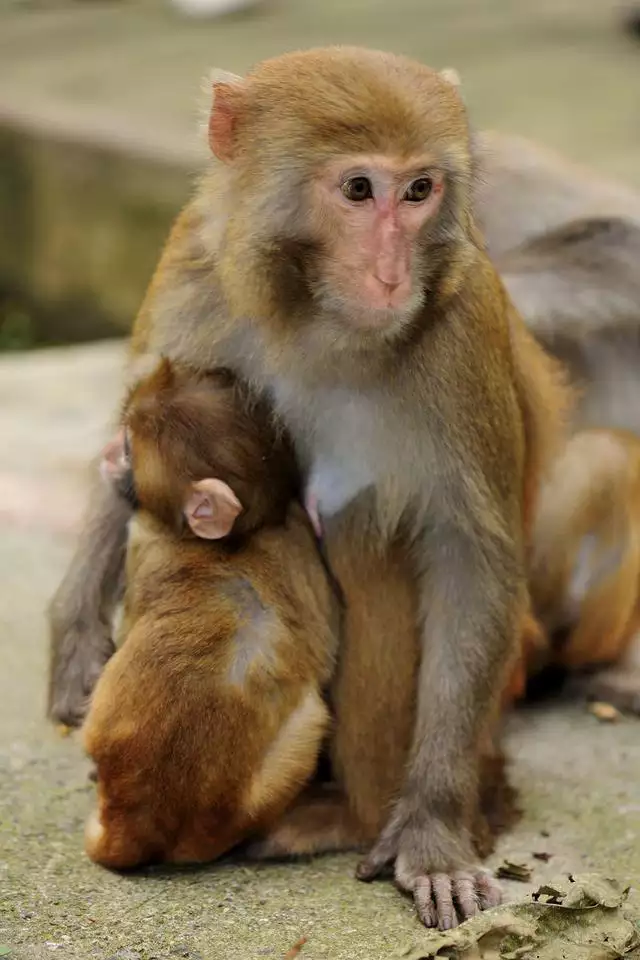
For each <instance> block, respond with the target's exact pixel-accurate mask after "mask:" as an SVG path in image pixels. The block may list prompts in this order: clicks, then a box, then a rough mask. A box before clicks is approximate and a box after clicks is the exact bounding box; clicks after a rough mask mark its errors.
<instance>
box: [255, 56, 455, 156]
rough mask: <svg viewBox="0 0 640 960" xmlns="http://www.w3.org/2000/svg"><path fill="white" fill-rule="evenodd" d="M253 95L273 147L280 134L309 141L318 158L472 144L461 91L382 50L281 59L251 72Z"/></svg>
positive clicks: (431, 72) (257, 114)
mask: <svg viewBox="0 0 640 960" xmlns="http://www.w3.org/2000/svg"><path fill="white" fill-rule="evenodd" d="M247 93H248V96H249V101H250V105H249V113H250V114H252V116H253V119H254V122H255V123H256V124H257V125H259V124H260V117H261V116H263V117H268V120H269V124H270V129H269V134H270V137H271V143H272V145H273V143H274V141H276V142H277V140H278V139H279V135H280V137H281V138H282V139H283V140H287V141H289V142H297V141H299V140H301V141H304V138H305V137H306V138H307V140H308V142H309V145H310V146H311V147H313V149H314V150H316V151H320V152H322V151H324V152H327V153H331V152H336V151H345V152H358V151H371V150H382V151H385V152H388V151H389V150H393V151H394V152H395V153H397V154H401V155H411V154H416V153H419V152H420V151H421V150H423V149H424V148H425V147H426V146H428V147H430V148H433V147H434V146H437V144H438V143H440V144H442V145H443V147H446V146H447V145H451V144H454V143H455V144H460V143H463V144H466V143H467V142H468V129H467V121H466V114H465V109H464V106H463V103H462V101H461V99H460V97H459V95H458V92H457V90H456V88H455V87H454V86H453V85H452V84H451V83H450V82H449V81H448V80H447V79H446V78H444V77H442V76H441V75H440V74H439V73H438V72H437V71H436V70H433V69H431V68H429V67H426V66H424V65H423V64H421V63H418V62H417V61H414V60H411V59H409V58H406V57H399V56H395V55H393V54H389V53H383V52H380V51H374V50H366V49H364V48H359V47H327V48H319V49H315V50H306V51H301V52H296V53H289V54H285V55H283V56H281V57H275V58H274V59H272V60H266V61H264V62H263V63H261V64H259V65H258V66H257V67H256V68H255V69H254V70H253V71H252V72H251V73H250V74H249V76H248V90H247ZM252 108H253V109H252ZM249 122H250V121H249ZM266 132H267V131H266V129H265V133H266Z"/></svg>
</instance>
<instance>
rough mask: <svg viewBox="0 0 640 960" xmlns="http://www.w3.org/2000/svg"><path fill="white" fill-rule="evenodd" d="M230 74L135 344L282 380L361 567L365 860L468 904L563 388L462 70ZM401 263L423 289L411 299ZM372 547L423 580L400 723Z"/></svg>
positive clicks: (322, 497) (442, 905) (276, 384)
mask: <svg viewBox="0 0 640 960" xmlns="http://www.w3.org/2000/svg"><path fill="white" fill-rule="evenodd" d="M307 86H308V87H309V90H307V89H306V87H307ZM345 89H348V90H349V96H348V97H345V96H344V91H345ZM311 90H312V91H313V95H312V96H310V95H309V94H310V92H311ZM216 94H217V99H216V100H215V101H214V107H213V113H212V123H211V127H210V132H211V142H212V149H213V151H214V153H215V154H216V156H217V157H218V158H219V159H220V160H221V161H222V162H220V163H216V164H214V165H213V166H212V169H211V172H210V174H208V175H207V176H206V177H205V178H204V180H203V183H202V185H201V188H200V191H199V193H198V196H197V197H196V199H195V200H194V202H193V204H192V205H191V206H190V207H189V209H188V210H187V211H186V212H185V213H184V215H183V216H182V218H181V220H180V222H179V224H178V225H177V226H176V228H175V231H174V234H173V237H172V240H171V243H170V245H169V247H168V248H167V251H166V253H165V255H164V257H163V260H162V262H161V266H160V273H159V275H158V277H157V278H156V279H155V280H154V283H153V284H152V287H151V290H150V294H149V297H148V298H147V301H146V303H145V306H144V307H143V310H142V313H141V317H140V321H139V326H138V332H137V333H136V334H134V338H133V349H134V351H135V352H140V351H142V352H149V353H151V354H154V353H156V354H159V353H167V354H169V355H170V356H171V357H173V358H177V359H182V360H188V361H189V362H191V363H194V364H197V365H200V366H201V367H202V368H204V369H207V368H209V367H213V366H218V365H220V364H223V365H224V366H228V367H230V368H232V369H233V371H234V373H236V374H238V375H240V376H241V377H243V378H245V379H246V380H247V381H249V382H250V383H251V384H252V386H253V387H254V388H255V389H257V390H258V391H265V392H266V393H268V395H269V396H270V398H272V400H273V403H274V406H275V408H276V412H277V414H278V416H279V417H280V418H281V419H282V420H283V422H284V424H285V426H286V428H287V430H288V431H289V433H290V434H291V436H292V440H293V443H294V448H295V451H296V454H297V456H298V458H299V460H300V463H301V465H302V467H303V470H304V473H305V481H306V486H307V490H308V491H309V492H311V493H312V494H317V495H318V499H319V501H320V505H321V510H322V512H323V519H324V520H325V530H326V541H327V546H328V551H329V556H330V557H331V558H332V563H333V564H334V567H335V568H336V570H339V571H340V574H339V579H340V576H341V577H342V579H343V580H344V581H345V582H344V583H343V589H344V592H345V598H346V605H347V610H348V611H349V612H348V617H349V621H348V624H347V633H346V636H345V638H344V645H345V646H344V653H345V664H346V667H344V668H342V667H341V669H340V672H339V674H338V682H337V686H336V696H335V709H336V715H337V717H338V723H337V730H338V734H337V740H336V749H335V759H336V765H337V767H338V768H339V771H340V775H341V777H342V778H343V779H344V780H345V781H347V783H346V784H341V786H343V787H345V789H346V793H347V801H348V803H349V805H350V813H351V814H352V815H355V816H356V817H357V819H358V821H359V822H361V823H364V824H365V825H366V828H367V830H371V831H373V829H374V827H375V828H377V827H379V825H380V824H381V823H382V822H383V820H384V815H385V811H384V810H381V807H385V808H388V805H389V802H390V800H391V799H393V795H397V796H398V799H397V802H396V804H395V806H394V807H393V810H392V813H391V817H390V819H389V820H388V821H387V823H386V826H385V827H384V829H383V831H382V835H381V838H380V840H379V841H378V843H377V844H376V846H375V847H374V849H373V851H372V852H371V853H370V854H369V856H368V858H367V860H366V862H365V863H364V864H363V865H362V868H361V870H360V875H361V876H363V877H371V876H374V875H375V874H376V873H377V872H379V871H380V870H381V869H382V867H383V866H384V865H385V864H386V863H387V862H388V861H394V862H395V876H396V879H397V881H398V883H399V884H400V885H401V886H402V887H403V888H404V889H406V890H408V891H411V892H412V893H413V894H414V896H415V899H416V904H417V907H418V911H419V913H420V916H421V917H422V919H423V920H424V921H425V923H428V924H434V923H439V924H441V925H442V926H445V927H447V926H449V925H451V924H452V923H454V922H455V919H456V907H457V908H458V910H459V912H460V915H461V916H468V915H471V914H472V913H473V912H475V910H476V909H477V908H478V904H480V906H488V905H490V904H491V903H495V902H496V899H497V897H498V896H499V891H498V889H497V888H496V884H495V882H494V881H492V880H491V879H490V878H487V877H486V876H485V875H484V874H481V873H478V871H477V869H476V860H477V858H476V854H475V851H474V849H473V832H474V827H475V824H476V823H477V821H478V817H479V809H480V787H479V774H480V764H481V757H482V755H483V752H484V750H485V748H486V744H487V742H490V741H491V739H492V733H493V730H492V727H493V724H494V721H495V716H496V712H497V706H498V703H499V699H500V695H501V693H502V689H503V685H504V684H505V683H506V681H507V671H508V670H509V668H510V666H511V664H512V663H513V661H514V659H515V657H516V655H517V653H518V644H519V638H520V632H521V630H522V624H523V622H524V618H525V616H526V614H527V611H528V598H527V590H526V582H525V559H526V551H527V528H528V526H529V524H530V516H531V510H532V500H533V492H534V490H535V487H536V486H537V483H538V478H539V476H540V474H541V471H542V470H543V469H544V466H545V461H546V457H547V450H548V448H550V447H551V446H552V444H551V443H550V442H549V441H548V438H549V437H551V436H552V435H553V434H555V416H556V407H557V406H559V404H557V403H556V400H555V397H556V393H557V391H559V389H560V388H558V387H557V384H556V381H555V372H554V371H553V370H552V369H551V368H550V364H549V363H548V362H547V361H546V360H545V358H544V355H543V353H542V351H541V350H540V348H539V347H538V346H537V345H536V344H535V343H534V342H533V341H532V340H529V339H528V338H527V337H526V336H525V334H524V331H523V330H522V329H520V327H519V325H520V324H521V322H522V321H521V320H520V318H519V317H518V315H517V314H516V313H515V311H514V309H513V307H512V305H511V303H510V302H509V300H508V298H507V296H506V293H505V290H504V288H503V286H502V284H501V282H500V279H499V277H498V275H497V274H496V271H495V269H494V267H493V266H492V264H491V262H490V260H489V258H488V256H487V254H486V252H485V250H484V248H483V241H482V238H481V236H480V234H479V232H478V230H477V228H476V226H475V222H474V218H473V211H472V194H473V177H474V163H473V159H472V157H471V155H470V145H469V138H468V134H467V120H466V116H465V112H464V108H463V106H462V104H461V102H460V100H459V98H458V96H457V93H456V92H455V90H454V88H453V87H452V86H451V84H450V83H448V81H447V80H446V79H444V78H443V77H440V76H439V75H438V74H437V73H436V72H435V71H431V70H428V69H427V68H424V67H422V66H421V65H419V64H415V63H413V62H411V61H408V60H405V59H403V58H394V57H391V56H389V55H383V54H377V53H373V52H371V51H362V50H351V49H335V50H329V51H317V52H311V53H302V54H291V55H287V56H285V57H282V58H278V59H276V60H274V61H271V62H269V63H267V64H264V65H261V66H260V67H258V68H256V70H255V71H254V72H253V73H252V74H251V75H250V77H249V78H248V80H247V81H245V82H242V81H239V82H238V84H229V83H226V84H218V85H217V87H216ZM356 120H357V122H356ZM354 151H355V153H356V158H355V160H354V159H353V157H352V156H351V155H352V154H353V153H354ZM334 161H335V162H334ZM338 163H343V164H344V165H345V169H347V166H348V165H351V166H353V165H354V164H355V166H356V169H357V170H362V169H365V170H366V171H367V172H369V171H371V173H370V176H371V178H372V182H374V183H375V184H376V190H378V189H380V190H381V191H383V194H381V197H382V196H383V195H384V202H383V199H380V204H379V207H378V200H377V199H376V198H375V197H372V200H373V204H372V205H370V206H369V207H363V208H359V209H358V211H355V210H352V209H351V208H349V207H347V206H345V204H344V202H343V200H341V199H340V193H339V190H338V185H339V176H342V174H341V173H340V171H336V170H335V169H334V167H335V165H336V164H338ZM349 169H351V167H349ZM416 170H417V171H418V173H415V172H413V173H412V172H411V171H416ZM345 175H346V174H345ZM416 176H423V177H426V178H427V179H429V180H430V181H431V182H432V184H433V190H432V191H431V193H430V194H429V199H428V200H427V203H426V204H425V207H424V214H421V213H420V209H419V208H417V207H412V206H407V205H406V203H405V199H404V193H402V192H400V193H398V189H399V188H398V186H397V185H398V183H400V184H402V191H404V189H405V185H406V183H407V182H408V181H409V180H410V179H411V177H416ZM384 191H386V193H384ZM407 203H408V201H407ZM389 211H391V213H390V212H389ZM389 217H392V220H390V219H389ZM332 224H333V225H335V229H333V228H331V229H329V226H330V225H332ZM328 225H329V226H328ZM375 271H378V273H376V272H375ZM383 275H384V276H387V275H388V276H390V277H391V278H392V281H393V282H391V281H390V284H391V286H393V288H394V290H395V287H396V286H398V287H400V286H402V284H404V286H405V287H406V286H407V284H410V287H411V295H410V296H408V297H407V298H406V300H403V299H402V298H395V299H394V296H393V291H392V292H390V293H389V292H388V291H387V289H386V287H385V284H386V282H387V281H380V283H378V277H379V276H383ZM396 275H397V277H398V278H399V279H398V283H397V284H396V282H395V279H393V278H395V277H396ZM371 278H373V279H374V280H375V283H373V285H371V284H369V279H371ZM365 281H366V282H365ZM367 284H368V285H367ZM376 284H378V285H377V286H376ZM381 284H382V286H381ZM383 287H385V289H384V290H383ZM403 289H404V287H403ZM371 291H373V293H371ZM367 297H369V298H370V299H369V301H367V299H366V298H367ZM379 303H380V304H383V306H381V307H380V309H378V306H377V305H378V304H379ZM387 303H388V304H391V306H388V307H387V306H384V304H387ZM396 304H397V305H396ZM132 373H133V375H134V376H135V363H134V365H133V368H132ZM374 543H375V544H377V545H376V546H375V547H373V546H372V545H373V544H374ZM358 544H361V545H362V552H361V554H360V553H359V552H358ZM396 545H397V546H396ZM369 549H374V550H379V551H380V556H381V558H382V567H381V571H382V576H383V577H387V576H389V577H390V583H392V584H393V578H394V577H395V576H398V577H400V578H402V577H404V576H406V577H407V579H408V583H409V585H410V586H409V590H410V591H412V592H413V591H414V590H415V591H416V593H415V601H412V602H414V603H415V607H414V610H415V621H414V623H413V624H412V629H411V631H410V635H407V636H405V637H399V636H394V637H390V638H386V637H385V636H384V635H383V636H382V637H381V638H380V640H379V641H376V643H377V642H380V643H384V642H387V643H389V645H390V647H391V648H392V649H394V650H397V651H398V656H399V661H398V663H396V661H395V658H394V654H393V653H392V652H391V650H389V651H388V659H386V656H385V662H387V663H389V665H390V669H392V670H393V671H394V672H396V671H397V674H398V688H399V689H401V691H402V696H401V698H400V700H401V702H400V703H399V705H398V707H397V710H396V709H394V711H393V713H390V714H389V716H388V718H386V719H387V720H388V729H387V730H381V728H380V725H381V724H383V723H384V722H385V721H384V719H382V718H384V717H385V714H384V712H382V711H381V712H380V713H379V714H376V710H378V709H379V704H386V703H387V697H388V696H393V693H394V687H393V681H392V680H390V678H389V676H388V675H387V674H385V675H381V674H380V673H379V672H378V671H377V669H376V663H377V659H378V658H380V657H381V656H382V653H381V651H383V648H382V647H381V646H375V645H374V646H373V647H372V650H373V653H372V654H371V655H370V654H369V653H368V648H369V644H372V643H373V642H374V641H373V640H372V638H371V635H370V630H369V622H368V610H367V608H368V607H369V606H371V609H374V608H375V606H376V605H377V604H378V603H379V602H380V601H379V596H381V595H383V593H382V591H383V584H384V580H383V581H382V582H380V581H379V580H375V579H372V580H369V581H367V579H366V576H363V574H366V566H367V563H368V560H367V550H369ZM396 549H399V550H400V555H401V560H402V562H401V564H400V566H399V567H398V568H397V572H396V571H395V570H394V572H393V574H392V575H391V574H390V573H389V570H391V568H392V567H393V556H394V551H395V550H396ZM343 555H344V556H345V557H346V560H345V561H343V560H342V559H341V558H342V557H343ZM361 562H362V568H361V566H360V564H361ZM386 565H388V567H389V570H387V569H385V566H386ZM348 570H351V571H352V573H353V576H354V577H357V578H361V577H362V579H361V580H360V585H357V584H356V586H355V589H354V588H353V584H350V583H349V582H347V581H348V580H349V574H348V573H345V571H348ZM408 619H409V618H408V617H407V618H404V617H403V618H402V619H401V620H399V621H398V622H396V625H395V626H396V630H404V631H407V630H408V623H407V622H405V620H408ZM416 631H417V633H418V636H419V649H418V654H417V656H416V652H415V648H414V640H415V635H416ZM376 651H377V653H376ZM383 652H384V653H385V655H387V651H386V650H385V651H383ZM402 657H404V662H402ZM349 664H355V665H356V666H355V669H352V668H351V667H350V666H349ZM362 671H364V674H362ZM416 673H417V688H416V686H415V681H413V685H412V681H411V680H410V678H411V677H412V676H415V674H416ZM345 678H346V679H345ZM407 684H410V686H409V687H408V688H407ZM363 690H366V691H367V695H368V698H369V704H368V705H364V706H363V703H362V691H363ZM414 698H415V699H414ZM412 701H413V702H414V703H415V720H414V722H413V724H412V725H410V724H408V722H407V708H406V706H403V704H405V705H406V704H407V703H411V702H412ZM381 737H382V738H383V739H382V742H383V743H388V744H390V745H392V748H391V747H390V750H391V752H392V754H393V760H392V761H390V760H389V757H388V755H387V751H385V750H383V749H380V744H379V739H380V738H381ZM390 765H393V769H390V771H389V772H388V773H387V772H386V770H385V768H386V767H387V766H390ZM403 770H404V771H405V775H404V777H403V776H402V771H403ZM398 777H400V778H401V780H402V782H401V783H399V784H397V778H398ZM369 790H372V791H373V792H372V795H371V798H370V799H368V798H367V793H368V791H369ZM396 791H397V793H396ZM439 874H444V875H445V880H444V887H442V885H441V887H442V889H440V888H439V893H438V895H437V896H435V888H433V891H434V893H433V895H432V878H433V877H435V876H436V875H439ZM438 882H440V881H438Z"/></svg>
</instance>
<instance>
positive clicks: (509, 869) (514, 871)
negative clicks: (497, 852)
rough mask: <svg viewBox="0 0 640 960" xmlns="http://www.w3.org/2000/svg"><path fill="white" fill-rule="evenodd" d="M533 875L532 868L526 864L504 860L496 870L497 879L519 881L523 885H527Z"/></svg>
mask: <svg viewBox="0 0 640 960" xmlns="http://www.w3.org/2000/svg"><path fill="white" fill-rule="evenodd" d="M531 873H532V871H531V867H530V866H528V864H526V863H515V862H514V861H512V860H504V861H503V862H502V863H501V864H500V866H499V867H498V869H497V870H496V877H497V878H498V879H499V880H519V881H520V882H521V883H526V882H527V881H528V880H531Z"/></svg>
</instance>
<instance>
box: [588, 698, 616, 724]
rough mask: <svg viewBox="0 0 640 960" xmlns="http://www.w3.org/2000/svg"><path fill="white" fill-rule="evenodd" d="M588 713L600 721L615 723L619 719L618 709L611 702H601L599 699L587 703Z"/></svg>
mask: <svg viewBox="0 0 640 960" xmlns="http://www.w3.org/2000/svg"><path fill="white" fill-rule="evenodd" d="M589 713H592V714H593V715H594V717H596V719H598V720H599V721H600V722H601V723H617V722H618V720H619V719H620V711H619V710H617V709H616V708H615V707H614V705H613V704H612V703H602V702H601V701H600V700H594V701H593V703H590V704H589Z"/></svg>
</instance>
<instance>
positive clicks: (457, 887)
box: [453, 872, 480, 920]
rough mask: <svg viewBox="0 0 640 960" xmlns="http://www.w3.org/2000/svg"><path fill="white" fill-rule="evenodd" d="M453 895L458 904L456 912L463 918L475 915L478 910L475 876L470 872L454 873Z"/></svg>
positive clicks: (466, 918)
mask: <svg viewBox="0 0 640 960" xmlns="http://www.w3.org/2000/svg"><path fill="white" fill-rule="evenodd" d="M453 895H454V897H455V900H456V903H457V905H458V913H459V914H460V916H461V918H462V919H463V920H468V919H469V918H470V917H475V916H476V914H478V913H479V912H480V907H479V904H478V895H477V891H476V878H475V877H474V876H473V874H471V873H462V872H459V873H454V875H453Z"/></svg>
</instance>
